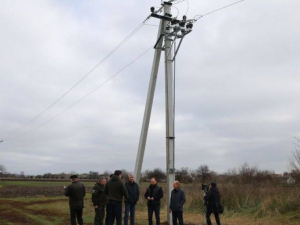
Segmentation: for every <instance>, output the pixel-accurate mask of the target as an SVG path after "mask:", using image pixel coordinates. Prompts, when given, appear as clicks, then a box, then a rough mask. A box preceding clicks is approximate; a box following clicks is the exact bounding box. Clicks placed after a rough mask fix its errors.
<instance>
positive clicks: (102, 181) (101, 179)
mask: <svg viewBox="0 0 300 225" xmlns="http://www.w3.org/2000/svg"><path fill="white" fill-rule="evenodd" d="M99 183H100V184H101V185H105V184H106V179H105V178H104V177H101V178H100V179H99Z"/></svg>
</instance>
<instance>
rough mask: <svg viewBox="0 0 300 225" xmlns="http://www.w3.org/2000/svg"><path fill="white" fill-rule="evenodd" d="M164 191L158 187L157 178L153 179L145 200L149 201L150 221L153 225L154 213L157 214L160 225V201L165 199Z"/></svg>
mask: <svg viewBox="0 0 300 225" xmlns="http://www.w3.org/2000/svg"><path fill="white" fill-rule="evenodd" d="M163 195H164V194H163V190H162V188H161V187H159V186H158V185H157V181H156V179H155V178H152V179H151V185H150V186H149V187H148V188H147V191H146V193H145V198H146V199H147V200H148V202H147V206H148V221H149V225H152V224H153V222H152V216H153V212H154V213H155V218H156V225H160V215H159V214H160V199H161V198H162V197H163Z"/></svg>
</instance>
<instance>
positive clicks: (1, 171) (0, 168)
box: [0, 165, 7, 174]
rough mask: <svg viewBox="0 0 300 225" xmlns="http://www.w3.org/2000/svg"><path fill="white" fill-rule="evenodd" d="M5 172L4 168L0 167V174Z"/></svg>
mask: <svg viewBox="0 0 300 225" xmlns="http://www.w3.org/2000/svg"><path fill="white" fill-rule="evenodd" d="M6 172H7V171H6V168H5V166H3V165H0V174H5V173H6Z"/></svg>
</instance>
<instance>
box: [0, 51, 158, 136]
mask: <svg viewBox="0 0 300 225" xmlns="http://www.w3.org/2000/svg"><path fill="white" fill-rule="evenodd" d="M151 49H153V47H151V48H149V49H147V50H146V51H145V52H143V53H142V54H141V55H139V56H138V57H136V58H135V59H134V60H132V61H131V62H130V63H128V64H127V65H126V66H124V67H123V68H122V69H121V70H119V71H118V72H117V73H115V74H114V75H112V76H110V77H109V78H108V79H106V80H105V81H103V82H102V83H101V84H100V85H98V86H97V87H96V88H94V89H93V90H92V91H90V92H88V93H87V94H86V95H84V96H83V97H82V98H80V99H79V100H77V101H76V102H74V103H73V104H72V105H70V106H69V107H67V108H66V109H64V110H63V111H61V112H60V113H58V114H56V115H55V116H53V117H51V118H50V119H49V120H47V121H45V122H44V123H42V124H40V125H38V126H36V127H35V128H33V129H31V130H29V131H27V132H24V133H22V134H20V135H18V136H15V137H13V138H7V139H6V140H13V139H16V138H18V137H21V136H24V135H27V134H29V133H32V132H33V131H35V130H37V129H39V128H40V127H42V126H44V125H46V124H48V123H49V122H51V121H52V120H54V119H55V118H57V117H58V116H60V115H61V114H63V113H65V112H66V111H67V110H69V109H70V108H72V107H73V106H75V105H76V104H78V103H79V102H80V101H82V100H83V99H85V98H86V97H88V96H89V95H91V94H92V93H94V92H95V91H96V90H98V89H99V88H101V87H102V86H103V85H104V84H106V83H107V82H108V81H110V80H111V79H113V78H114V77H115V76H117V75H118V74H120V73H121V72H122V71H124V70H125V69H126V68H127V67H129V66H130V65H132V64H133V63H134V62H136V61H137V60H138V59H140V58H141V57H142V56H144V55H145V54H146V53H147V52H149V51H150V50H151Z"/></svg>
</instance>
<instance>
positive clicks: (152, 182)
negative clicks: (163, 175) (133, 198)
mask: <svg viewBox="0 0 300 225" xmlns="http://www.w3.org/2000/svg"><path fill="white" fill-rule="evenodd" d="M150 183H151V185H155V184H157V181H156V179H155V178H154V177H153V178H151V181H150Z"/></svg>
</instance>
